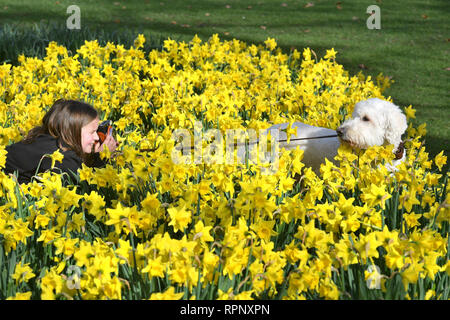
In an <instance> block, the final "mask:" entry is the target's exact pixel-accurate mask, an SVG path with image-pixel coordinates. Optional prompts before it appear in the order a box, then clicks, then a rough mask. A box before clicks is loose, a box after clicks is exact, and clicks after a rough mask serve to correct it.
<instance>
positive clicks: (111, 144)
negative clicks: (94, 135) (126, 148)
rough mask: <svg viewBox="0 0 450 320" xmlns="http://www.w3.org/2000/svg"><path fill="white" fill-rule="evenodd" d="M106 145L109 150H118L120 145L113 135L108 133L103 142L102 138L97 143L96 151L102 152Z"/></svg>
mask: <svg viewBox="0 0 450 320" xmlns="http://www.w3.org/2000/svg"><path fill="white" fill-rule="evenodd" d="M104 146H106V147H107V148H108V150H109V152H114V151H116V149H117V147H118V146H119V143H118V142H117V141H116V140H114V138H113V136H111V135H107V136H106V138H105V141H103V143H101V142H100V140H99V141H97V142H96V143H95V148H94V151H95V152H102V151H103V149H104Z"/></svg>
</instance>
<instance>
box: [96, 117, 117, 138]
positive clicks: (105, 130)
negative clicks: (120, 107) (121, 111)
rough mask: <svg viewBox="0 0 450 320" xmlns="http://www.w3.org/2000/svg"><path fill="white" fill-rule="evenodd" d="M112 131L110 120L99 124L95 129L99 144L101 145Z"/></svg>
mask: <svg viewBox="0 0 450 320" xmlns="http://www.w3.org/2000/svg"><path fill="white" fill-rule="evenodd" d="M113 131H114V127H113V125H112V121H111V120H105V121H103V122H102V123H100V124H99V126H98V129H97V134H98V137H99V138H100V142H101V143H103V142H104V141H105V139H106V137H107V136H112V135H113Z"/></svg>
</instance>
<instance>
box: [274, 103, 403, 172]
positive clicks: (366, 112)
mask: <svg viewBox="0 0 450 320" xmlns="http://www.w3.org/2000/svg"><path fill="white" fill-rule="evenodd" d="M288 126H289V123H282V124H276V125H274V126H272V127H270V128H269V129H267V130H268V131H272V130H279V131H278V134H279V136H278V141H279V147H280V150H281V148H285V149H286V150H291V149H295V148H297V147H300V149H303V150H304V156H303V163H304V164H305V165H306V166H308V167H311V168H312V169H313V170H314V171H315V172H319V168H320V164H321V163H324V162H325V158H327V159H328V160H330V161H332V162H334V161H333V159H334V157H335V156H336V155H337V149H338V148H339V146H340V144H341V142H344V143H348V144H350V145H351V146H352V147H358V148H361V149H366V148H368V147H370V146H375V145H377V146H381V145H386V144H393V145H394V149H393V150H394V153H395V155H396V160H394V161H393V164H392V166H390V165H387V168H388V169H389V170H391V171H395V166H396V165H397V164H398V163H399V162H400V161H403V159H404V158H405V152H403V143H402V134H403V133H404V132H405V130H406V128H407V122H406V117H405V115H404V114H403V113H402V112H401V110H400V108H399V107H398V106H396V105H395V104H393V103H391V102H389V101H384V100H381V99H378V98H372V99H368V100H364V101H360V102H358V103H357V104H356V105H355V108H354V111H353V114H352V119H349V120H346V121H345V122H344V123H343V124H342V125H341V126H340V127H339V128H338V129H337V130H336V131H334V130H331V129H327V128H320V127H314V126H310V125H307V124H304V123H301V122H294V123H292V125H291V126H292V128H294V127H295V128H296V134H295V135H294V134H292V135H291V138H290V141H289V143H287V142H286V138H287V136H286V131H282V130H285V129H286V128H288ZM272 132H273V131H272Z"/></svg>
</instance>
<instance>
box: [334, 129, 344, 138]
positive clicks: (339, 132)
mask: <svg viewBox="0 0 450 320" xmlns="http://www.w3.org/2000/svg"><path fill="white" fill-rule="evenodd" d="M336 133H337V135H338V136H339V137H342V136H343V135H344V129H342V127H339V128H337V129H336Z"/></svg>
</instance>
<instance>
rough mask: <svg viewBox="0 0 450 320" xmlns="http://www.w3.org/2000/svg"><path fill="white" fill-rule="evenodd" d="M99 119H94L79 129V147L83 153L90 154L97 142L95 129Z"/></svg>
mask: <svg viewBox="0 0 450 320" xmlns="http://www.w3.org/2000/svg"><path fill="white" fill-rule="evenodd" d="M99 121H100V120H99V119H98V118H95V119H94V120H92V121H91V122H89V123H88V124H87V125H85V126H84V127H83V128H81V146H82V148H83V152H85V153H91V152H92V147H93V146H94V143H95V142H96V141H98V140H99V137H98V134H97V129H98V124H99Z"/></svg>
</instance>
